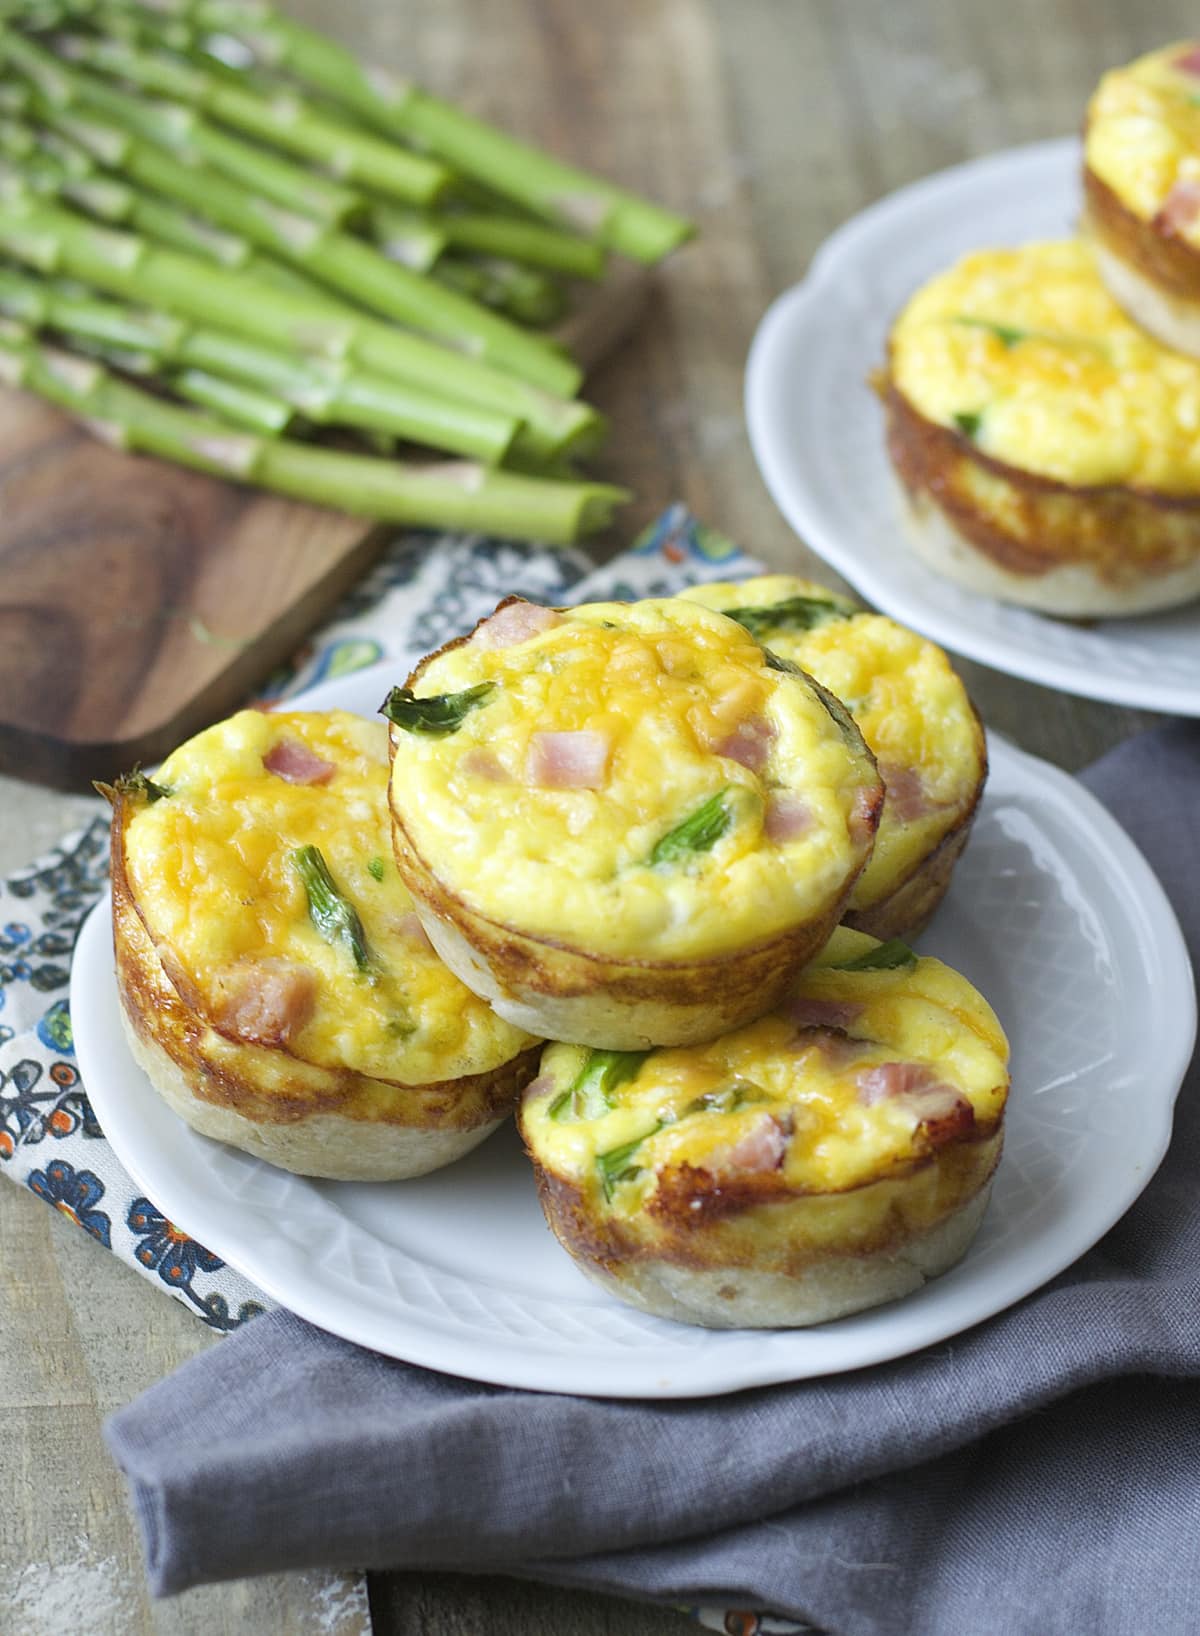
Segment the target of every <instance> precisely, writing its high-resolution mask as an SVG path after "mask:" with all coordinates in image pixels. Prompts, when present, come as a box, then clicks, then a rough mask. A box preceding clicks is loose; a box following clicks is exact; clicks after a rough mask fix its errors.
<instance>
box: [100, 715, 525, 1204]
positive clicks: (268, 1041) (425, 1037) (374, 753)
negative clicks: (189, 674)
mask: <svg viewBox="0 0 1200 1636" xmlns="http://www.w3.org/2000/svg"><path fill="white" fill-rule="evenodd" d="M106 793H107V794H108V796H109V799H110V800H111V802H112V806H113V826H112V880H113V926H114V940H115V949H116V967H117V979H118V985H119V989H120V996H121V1007H122V1015H123V1019H124V1022H125V1026H126V1032H127V1035H128V1038H129V1043H130V1048H131V1049H132V1051H133V1055H134V1057H135V1058H136V1059H137V1061H138V1063H139V1064H140V1066H141V1067H142V1068H143V1069H145V1071H146V1073H147V1074H148V1075H149V1077H150V1079H151V1081H152V1082H153V1084H154V1086H155V1088H156V1089H157V1090H158V1091H159V1092H160V1093H161V1095H162V1096H163V1097H164V1099H165V1100H166V1101H167V1103H168V1104H169V1105H170V1106H171V1107H172V1108H173V1109H174V1110H175V1112H176V1113H178V1114H179V1115H180V1116H181V1117H182V1118H183V1119H185V1120H186V1121H187V1122H188V1124H189V1125H191V1126H192V1127H193V1128H194V1129H196V1130H198V1131H201V1132H202V1133H203V1134H204V1135H206V1136H214V1137H217V1138H219V1139H220V1140H221V1141H224V1142H229V1143H231V1144H232V1145H233V1146H235V1147H239V1148H244V1149H245V1150H246V1151H247V1152H248V1153H252V1154H254V1155H255V1156H256V1157H259V1158H263V1159H269V1160H270V1161H271V1162H272V1163H273V1164H276V1165H280V1166H282V1167H283V1168H284V1169H285V1170H293V1171H297V1172H300V1173H301V1174H304V1175H310V1176H327V1177H336V1178H342V1179H356V1180H365V1181H382V1180H393V1179H397V1178H400V1177H405V1176H417V1175H421V1174H423V1173H424V1172H426V1171H429V1170H435V1169H437V1168H438V1166H440V1165H444V1164H448V1163H449V1162H450V1161H451V1160H452V1159H456V1158H458V1157H459V1156H460V1155H461V1154H463V1153H465V1152H467V1151H468V1150H469V1149H470V1148H472V1147H474V1146H475V1145H476V1144H477V1143H478V1142H480V1141H482V1140H483V1138H484V1137H485V1136H487V1135H488V1134H489V1132H491V1131H492V1130H494V1129H495V1127H496V1125H497V1124H498V1123H499V1122H500V1121H501V1120H502V1119H503V1118H504V1117H505V1116H506V1115H507V1114H509V1113H510V1112H511V1111H512V1108H513V1105H514V1102H515V1099H516V1096H517V1094H518V1092H519V1091H520V1089H521V1088H522V1086H523V1085H525V1084H526V1083H527V1081H528V1080H529V1078H530V1077H531V1075H532V1073H533V1072H534V1070H535V1067H536V1063H537V1050H538V1043H539V1042H537V1041H536V1040H534V1039H532V1038H531V1037H530V1036H529V1035H527V1034H524V1033H522V1032H521V1031H520V1030H519V1029H517V1028H514V1027H512V1026H511V1025H510V1024H509V1023H506V1022H504V1021H503V1020H502V1019H501V1018H499V1017H497V1016H495V1015H494V1014H493V1013H492V1012H491V1011H489V1010H488V1008H487V1006H485V1005H484V1004H483V1003H482V1001H480V1000H478V999H476V997H475V996H474V995H473V994H472V993H470V992H469V991H468V990H467V989H465V988H464V987H463V985H462V984H461V983H460V982H459V981H458V979H457V978H456V977H454V976H452V975H451V973H450V972H449V971H447V970H446V968H445V967H444V966H443V965H442V963H441V961H440V960H439V959H438V957H437V956H436V954H434V952H433V950H432V948H431V947H430V945H429V941H428V939H427V938H426V936H425V933H424V931H423V930H422V927H421V923H420V921H419V919H418V918H417V916H416V914H415V913H414V912H413V906H412V900H411V898H410V897H409V895H408V893H407V891H406V890H405V888H404V885H403V883H402V881H401V880H400V878H399V876H398V874H397V873H396V867H395V864H394V863H393V861H392V856H391V844H390V839H389V833H388V831H389V820H388V809H387V733H386V730H385V728H384V726H383V724H382V723H381V722H376V721H365V720H363V719H362V718H361V717H358V716H353V715H349V714H347V713H345V712H343V711H329V712H279V713H278V714H266V713H264V712H262V711H257V710H244V711H242V712H241V713H240V714H238V715H236V716H233V717H231V718H230V719H229V720H228V721H223V722H221V723H219V724H218V725H217V726H215V727H211V728H209V729H207V731H205V732H203V733H200V734H198V735H197V736H196V737H195V738H193V739H190V740H189V741H188V742H187V743H186V744H184V745H183V746H182V747H181V748H180V749H178V750H176V751H175V752H174V753H173V754H172V755H171V756H169V757H168V758H167V760H166V761H165V762H164V763H163V766H162V768H161V770H160V771H159V772H157V773H156V774H155V776H154V778H153V779H150V778H147V777H146V776H145V775H144V774H141V773H138V774H135V775H133V776H131V777H128V778H124V779H120V780H118V782H117V783H116V785H115V786H114V787H112V788H111V789H109V790H107V791H106Z"/></svg>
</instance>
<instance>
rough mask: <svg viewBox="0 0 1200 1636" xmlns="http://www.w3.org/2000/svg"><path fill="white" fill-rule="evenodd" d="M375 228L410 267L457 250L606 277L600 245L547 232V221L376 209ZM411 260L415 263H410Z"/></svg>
mask: <svg viewBox="0 0 1200 1636" xmlns="http://www.w3.org/2000/svg"><path fill="white" fill-rule="evenodd" d="M370 224H371V232H372V234H373V235H374V238H375V241H376V243H377V244H380V245H381V246H383V247H384V248H386V249H388V251H389V254H392V255H394V256H395V258H396V259H397V260H399V261H407V264H408V265H409V266H414V265H417V264H418V262H417V259H415V258H419V260H420V264H421V265H422V266H424V267H431V266H432V265H433V263H434V261H436V260H437V258H438V256H439V255H441V253H442V251H443V250H445V249H447V248H451V247H453V248H454V249H458V250H474V251H477V252H479V253H480V254H482V255H489V256H500V257H502V258H503V259H505V260H507V261H519V262H523V263H525V264H527V265H528V266H530V267H543V268H545V269H546V271H547V272H552V273H564V274H566V275H567V277H569V278H600V277H602V276H603V273H604V251H603V249H602V247H601V246H600V245H598V244H593V243H592V242H591V241H590V240H589V239H581V238H579V237H578V236H577V235H576V234H574V233H564V232H562V231H561V230H559V229H558V228H554V227H545V226H543V225H542V223H541V222H527V221H519V220H518V219H517V218H516V217H515V216H489V215H484V214H482V213H479V212H474V211H455V210H447V211H442V212H439V213H437V214H435V213H433V212H430V211H422V210H401V209H398V208H396V207H395V206H392V205H376V206H374V207H373V208H372V211H371V217H370ZM392 247H394V248H392ZM408 256H412V257H414V259H413V260H408Z"/></svg>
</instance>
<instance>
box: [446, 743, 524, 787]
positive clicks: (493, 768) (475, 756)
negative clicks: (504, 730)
mask: <svg viewBox="0 0 1200 1636" xmlns="http://www.w3.org/2000/svg"><path fill="white" fill-rule="evenodd" d="M458 765H459V766H460V767H461V769H462V770H463V772H464V773H470V774H471V776H472V778H486V779H487V781H488V783H489V784H509V783H511V782H512V780H511V779H510V778H509V776H508V774H507V773H506V772H505V770H504V768H503V767H502V766H501V764H500V761H499V759H498V757H497V756H496V755H495V754H494V753H493V752H492V751H491V750H489V749H487V748H485V746H483V745H482V744H477V745H475V746H474V747H473V748H472V749H470V750H468V751H467V752H466V754H465V755H464V756H463V758H462V760H461V761H460V762H459V764H458Z"/></svg>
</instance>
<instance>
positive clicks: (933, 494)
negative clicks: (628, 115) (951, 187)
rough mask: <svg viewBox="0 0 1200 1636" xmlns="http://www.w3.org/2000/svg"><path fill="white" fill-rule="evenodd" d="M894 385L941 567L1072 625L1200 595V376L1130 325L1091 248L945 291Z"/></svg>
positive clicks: (921, 539) (908, 317)
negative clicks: (1092, 617) (1068, 619)
mask: <svg viewBox="0 0 1200 1636" xmlns="http://www.w3.org/2000/svg"><path fill="white" fill-rule="evenodd" d="M880 384H881V390H882V394H883V397H884V402H885V407H886V413H887V421H888V447H889V452H890V454H891V458H892V463H893V465H894V466H895V469H896V471H897V473H898V475H899V477H900V480H901V482H902V484H903V486H904V489H905V491H906V492H907V497H908V500H909V502H910V506H911V521H912V523H913V543H914V546H915V547H916V549H917V551H918V552H919V553H920V555H921V556H922V557H923V558H924V559H925V560H926V561H927V562H928V563H929V565H930V566H931V567H933V568H935V569H937V570H939V571H940V572H942V573H945V574H946V575H948V576H949V577H950V578H952V579H955V580H958V581H959V582H961V583H962V584H964V585H968V586H970V587H971V589H973V590H978V591H983V592H986V593H988V594H990V595H993V596H997V597H1001V598H1003V599H1004V600H1006V601H1009V602H1017V603H1023V604H1025V605H1026V606H1028V607H1032V608H1038V609H1041V610H1042V611H1043V612H1046V613H1057V614H1061V615H1066V616H1069V617H1085V616H1090V615H1120V614H1138V613H1146V612H1149V611H1151V610H1153V609H1156V608H1166V607H1171V606H1173V605H1174V604H1177V603H1180V602H1186V601H1188V600H1189V599H1190V598H1192V597H1195V596H1197V595H1200V437H1198V436H1197V428H1198V427H1200V363H1197V362H1196V361H1194V360H1192V359H1190V358H1184V357H1181V356H1180V355H1179V354H1178V353H1174V352H1169V351H1167V349H1166V348H1165V347H1162V346H1160V345H1159V344H1158V343H1157V342H1156V341H1154V340H1153V339H1152V338H1151V337H1150V336H1148V335H1146V334H1144V333H1143V332H1142V331H1141V330H1140V329H1138V328H1137V326H1136V325H1134V324H1132V323H1131V322H1130V321H1129V319H1128V318H1126V316H1125V315H1124V313H1123V312H1122V311H1121V309H1120V308H1119V307H1118V306H1117V304H1116V302H1115V301H1114V300H1113V299H1112V297H1111V296H1110V295H1109V293H1108V291H1107V290H1106V289H1105V288H1104V285H1103V284H1102V283H1101V281H1100V276H1099V274H1098V272H1097V271H1096V264H1095V260H1094V258H1093V256H1092V254H1091V252H1090V250H1089V249H1088V247H1087V246H1086V245H1085V244H1083V243H1082V242H1080V241H1078V240H1069V241H1066V242H1062V243H1042V244H1027V245H1024V246H1022V247H1021V248H1019V249H1009V250H984V251H980V252H978V253H976V254H973V255H969V256H966V257H965V258H964V259H963V260H962V261H960V262H958V263H957V265H956V266H954V267H953V268H951V269H950V271H949V272H946V273H942V274H941V275H940V276H939V277H937V278H935V279H933V280H932V281H931V282H930V283H928V284H926V285H925V286H924V287H923V288H922V289H921V290H919V291H918V292H917V294H916V295H915V296H913V298H912V299H911V301H910V302H909V303H908V305H907V307H905V309H904V311H903V312H902V313H901V315H900V317H899V319H898V320H897V322H896V324H895V326H894V328H893V330H892V334H891V341H890V347H889V359H888V368H887V371H886V373H885V376H884V378H883V380H882V381H881V383H880Z"/></svg>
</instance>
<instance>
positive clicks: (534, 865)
mask: <svg viewBox="0 0 1200 1636" xmlns="http://www.w3.org/2000/svg"><path fill="white" fill-rule="evenodd" d="M479 686H487V687H489V689H490V691H488V693H487V695H486V697H484V698H483V699H482V700H481V701H480V702H479V703H478V705H477V706H476V707H475V708H472V709H471V710H470V711H469V712H468V713H467V714H466V715H465V716H464V718H463V720H462V724H461V726H459V727H458V728H457V730H456V731H453V732H450V733H446V734H444V735H442V736H436V737H435V736H427V735H424V734H421V733H417V732H409V731H405V730H403V729H402V728H394V729H393V745H394V759H393V772H392V800H393V806H394V808H395V810H396V812H397V814H398V816H399V817H400V819H401V821H402V822H403V824H404V827H405V830H406V832H407V835H408V837H409V839H410V841H411V842H412V844H413V845H414V846H415V848H416V850H417V851H418V853H420V855H421V856H422V858H423V859H424V860H425V863H426V865H427V866H428V867H429V868H430V869H432V870H433V871H434V873H435V874H436V875H437V876H438V878H439V879H440V880H441V881H442V882H443V884H445V885H446V886H448V887H449V888H450V890H452V891H453V892H454V893H455V894H456V895H457V896H459V897H461V898H462V899H463V900H464V901H465V902H466V903H467V904H468V905H469V906H470V907H471V908H472V909H474V910H475V911H476V912H477V913H479V914H482V915H484V916H487V917H489V918H491V919H493V920H495V921H498V922H500V923H501V924H503V925H509V926H514V927H517V928H519V929H520V930H521V931H523V932H527V933H530V934H532V935H534V936H536V937H541V938H545V939H550V940H553V939H561V940H564V941H569V942H570V943H571V944H572V945H573V946H576V947H582V948H584V949H586V950H587V951H588V952H589V953H595V954H605V955H617V956H621V955H626V956H634V957H642V958H648V959H653V958H658V959H673V958H686V957H691V956H706V955H709V954H713V953H718V952H721V951H724V950H727V949H730V948H735V947H739V946H744V945H745V944H746V943H748V942H757V941H759V940H761V939H765V938H767V937H770V936H771V935H773V934H775V933H777V932H779V931H780V930H783V929H787V928H789V927H791V926H794V925H797V924H801V923H803V922H804V921H806V920H807V919H808V918H810V917H812V916H814V915H817V914H820V913H822V912H824V911H825V909H826V908H827V907H828V905H829V904H830V903H831V902H833V901H834V900H836V899H837V897H838V896H839V895H840V893H841V892H842V891H843V890H844V889H845V886H846V883H847V882H848V881H849V880H850V879H852V878H853V876H854V875H855V874H856V873H857V871H858V869H859V868H860V867H861V865H862V863H863V861H864V860H865V857H866V856H867V852H868V850H869V846H870V836H869V834H866V833H864V832H863V829H862V826H861V823H860V818H861V811H862V808H863V805H864V802H865V803H866V805H868V806H869V805H870V803H871V801H872V800H873V799H874V798H875V796H876V795H877V791H878V779H877V775H876V773H875V770H874V766H873V763H872V761H871V759H870V756H869V754H868V752H867V751H866V749H865V746H864V745H863V744H862V741H861V738H860V737H859V735H858V732H857V730H856V729H855V728H854V726H853V724H852V723H851V722H850V721H849V718H847V717H845V716H844V713H843V712H841V711H840V708H839V707H838V705H837V704H836V701H829V700H827V699H823V698H822V697H821V696H820V694H819V693H818V692H817V691H816V690H815V689H814V688H813V686H812V685H811V684H810V683H809V681H808V680H807V679H806V678H802V677H799V676H796V675H793V674H788V673H786V672H784V671H782V670H779V669H773V668H772V667H771V666H770V664H769V663H768V661H767V656H766V655H765V654H764V651H763V649H762V648H761V647H760V645H759V644H758V643H757V642H755V641H754V639H753V638H752V637H750V636H749V635H748V634H747V632H745V631H744V630H742V629H741V628H740V627H739V626H738V625H736V624H734V623H733V622H732V621H731V620H728V619H725V618H723V617H722V616H720V615H718V614H714V613H712V612H710V611H709V610H708V609H704V608H700V607H696V606H693V605H691V604H689V603H685V602H680V601H658V602H655V601H648V602H642V603H637V604H632V605H631V604H625V603H592V604H586V605H584V606H581V607H577V608H570V609H567V610H565V611H564V613H563V614H562V617H561V619H560V620H559V622H558V623H556V624H554V625H553V626H552V627H551V628H549V629H546V630H543V631H541V632H540V633H539V634H537V635H534V636H532V637H529V638H527V639H525V640H523V641H519V642H518V643H516V644H515V645H513V646H509V647H502V648H489V647H487V646H484V645H482V644H481V643H479V642H478V641H476V640H471V641H467V642H465V643H461V644H458V645H455V646H453V647H450V648H448V649H444V650H442V652H441V653H440V654H438V655H435V657H434V658H433V660H432V661H431V662H430V663H429V664H427V665H426V666H425V667H424V668H423V669H422V670H421V672H420V675H419V680H418V682H417V684H416V687H415V689H414V691H415V693H416V694H417V695H418V696H419V697H433V696H438V695H446V694H457V693H460V692H463V691H465V690H466V689H469V688H472V687H479ZM748 722H750V723H755V724H757V726H758V728H759V729H761V731H762V733H763V735H764V739H769V743H768V745H767V750H766V752H765V765H763V766H762V767H761V768H760V769H759V770H758V771H752V770H750V767H749V766H747V765H743V764H742V763H741V762H740V761H738V760H736V759H731V758H730V757H728V756H726V755H724V754H722V753H720V746H721V745H722V744H723V743H725V742H726V740H727V737H728V735H730V734H732V733H736V732H737V730H738V729H739V727H743V726H744V725H745V724H746V723H748ZM571 733H582V734H587V735H595V738H594V739H593V740H591V741H592V742H599V743H601V744H602V746H603V770H602V773H601V774H600V776H599V777H598V778H597V780H596V785H595V787H592V788H554V787H546V785H545V784H544V783H541V782H538V780H537V777H536V775H535V774H531V772H530V757H531V752H536V746H535V745H534V739H535V737H536V736H537V735H540V734H571ZM784 794H786V795H787V796H788V797H789V798H790V799H796V800H802V801H803V804H804V808H805V811H806V818H807V822H806V824H805V827H804V829H803V833H801V834H797V835H795V836H793V837H792V838H789V839H787V840H783V841H779V842H776V841H772V840H769V839H768V837H767V835H766V833H765V830H764V815H765V814H766V813H767V811H768V808H769V805H770V803H771V802H773V801H775V800H777V799H778V798H779V797H780V796H781V795H784ZM708 803H718V804H719V805H720V806H721V808H722V812H723V818H722V822H723V823H724V828H723V830H722V832H721V833H720V834H719V835H717V837H716V838H715V840H709V841H707V842H706V843H705V844H704V845H702V846H700V847H698V848H696V849H694V850H689V849H687V848H686V847H685V848H681V849H679V851H678V852H677V854H676V856H674V857H673V858H672V859H671V860H669V861H668V860H664V859H662V858H661V857H660V858H659V859H658V860H657V861H656V858H655V854H656V849H660V848H661V846H662V843H663V842H664V839H665V838H666V837H667V836H669V835H671V834H672V833H673V832H674V831H675V830H676V829H677V827H678V826H680V825H681V824H685V823H686V822H687V821H688V820H689V819H690V818H692V817H693V816H694V815H695V814H697V813H698V812H700V811H702V810H703V809H704V808H705V807H706V804H708Z"/></svg>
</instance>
